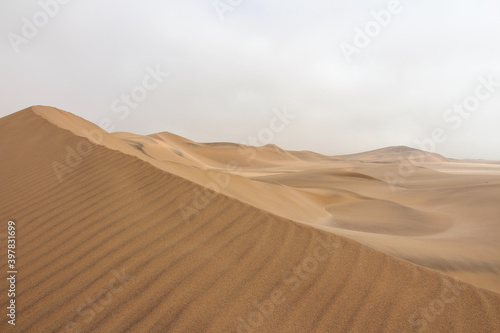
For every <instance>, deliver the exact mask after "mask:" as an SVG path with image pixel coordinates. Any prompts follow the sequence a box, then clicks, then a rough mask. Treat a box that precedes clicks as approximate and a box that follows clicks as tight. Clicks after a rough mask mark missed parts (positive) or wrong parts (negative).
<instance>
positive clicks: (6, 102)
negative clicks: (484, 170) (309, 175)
mask: <svg viewBox="0 0 500 333" xmlns="http://www.w3.org/2000/svg"><path fill="white" fill-rule="evenodd" d="M377 13H378V14H377ZM499 13H500V2H499V1H498V0H491V1H486V0H476V1H457V0H447V1H444V0H443V1H439V0H438V1H436V0H432V1H431V0H418V1H417V0H401V1H400V2H397V1H374V0H371V1H368V0H360V1H347V0H342V1H340V0H334V1H332V0H330V1H326V0H325V1H320V0H309V1H294V0H289V1H282V0H281V1H279V0H242V1H238V0H221V1H212V0H191V1H190V0H178V1H165V0H144V1H131V0H98V1H97V0H85V1H83V0H69V1H68V0H64V1H63V0H59V1H56V0H41V1H40V2H39V1H36V0H23V1H18V0H2V1H1V3H0V32H1V36H0V38H1V40H0V52H1V57H0V65H1V66H0V91H1V98H0V115H1V116H5V115H8V114H10V113H13V112H16V111H18V110H20V109H23V108H25V107H28V106H30V105H38V104H40V105H50V106H55V107H58V108H61V109H63V110H66V111H70V112H72V113H74V114H77V115H79V116H81V117H83V118H85V119H87V120H89V121H92V122H94V123H97V124H99V123H100V122H102V121H107V122H108V123H109V124H111V125H110V126H113V130H114V131H127V132H134V133H139V134H152V133H156V132H162V131H169V132H173V133H176V134H178V135H182V136H185V137H187V138H189V139H192V140H194V141H199V142H214V141H231V142H248V138H249V137H256V138H257V143H258V144H266V143H270V141H272V142H271V143H274V144H277V145H279V146H281V147H282V148H284V149H291V150H312V151H316V152H320V153H323V154H327V155H336V154H346V153H355V152H361V151H366V150H371V149H377V148H381V147H386V146H396V145H406V146H411V147H415V148H419V143H418V142H422V141H424V140H426V141H425V142H427V143H428V145H427V147H430V149H433V148H434V149H435V151H436V152H438V153H440V154H443V155H445V156H448V157H454V158H483V159H495V160H500V83H499V82H500V37H499V36H500V19H499ZM154 72H156V74H154V75H153V74H151V73H154ZM166 73H168V76H167V74H166ZM488 82H489V83H488ZM127 96H129V97H127ZM127 98H129V99H128V100H127ZM277 110H279V112H281V113H283V112H284V111H283V110H286V112H287V113H288V114H293V115H294V116H295V118H293V119H292V116H288V117H290V118H289V119H286V121H285V123H286V126H282V125H281V123H280V122H277V121H274V120H273V117H276V113H277V112H278V111H277ZM105 119H107V120H105ZM433 132H434V134H435V138H433ZM270 133H271V134H270ZM436 133H437V134H436ZM438 138H439V139H438ZM429 142H433V144H429ZM431 146H434V147H431Z"/></svg>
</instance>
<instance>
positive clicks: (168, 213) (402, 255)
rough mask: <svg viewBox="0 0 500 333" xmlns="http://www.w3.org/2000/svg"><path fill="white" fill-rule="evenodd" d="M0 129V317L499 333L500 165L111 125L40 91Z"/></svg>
mask: <svg viewBox="0 0 500 333" xmlns="http://www.w3.org/2000/svg"><path fill="white" fill-rule="evenodd" d="M0 136H1V138H0V154H1V156H2V158H1V160H0V170H1V173H0V184H1V187H0V217H1V221H3V222H2V223H3V226H2V229H1V230H0V240H1V242H0V252H2V253H4V254H6V253H7V247H6V242H5V238H6V231H7V221H9V220H12V221H15V223H16V249H17V256H18V258H17V267H16V268H17V271H18V273H17V276H18V279H19V281H18V284H17V290H16V326H15V327H12V326H11V325H10V324H8V323H7V319H8V318H6V316H5V315H4V319H3V320H2V321H1V322H0V331H1V332H14V331H19V332H424V331H425V332H500V294H498V293H497V292H499V291H500V277H499V276H500V257H499V256H498V254H499V253H500V252H499V250H500V241H499V240H500V233H499V231H500V230H499V228H500V226H499V224H498V216H500V211H499V209H500V208H499V207H500V206H499V205H498V199H499V198H500V177H499V175H500V165H499V164H496V163H484V162H481V161H456V160H449V159H446V158H444V157H442V156H440V155H437V154H423V153H421V152H419V151H416V150H412V149H411V148H407V147H392V148H385V149H381V150H378V151H373V152H367V153H361V154H355V155H347V156H330V157H327V156H322V155H320V154H316V153H312V152H292V151H284V150H282V149H280V148H279V147H277V146H273V145H268V146H264V147H258V148H255V147H249V146H244V145H239V144H234V143H213V144H210V143H196V142H193V141H190V140H188V139H185V138H182V137H179V136H177V135H174V134H170V133H159V134H154V135H149V136H141V135H135V134H130V133H113V134H110V133H107V132H105V131H104V130H102V129H100V128H99V127H97V126H96V125H94V124H92V123H90V122H88V121H86V120H84V119H82V118H79V117H77V116H75V115H72V114H70V113H67V112H64V111H61V110H58V109H54V108H50V107H40V106H37V107H31V108H28V109H25V110H22V111H19V112H17V113H15V114H12V115H9V116H7V117H4V118H2V119H0ZM412 154H413V155H412ZM405 161H406V162H405ZM408 161H410V162H408ZM408 163H409V164H408ZM405 168H406V169H405ZM4 258H5V259H4V260H3V261H1V268H0V269H1V270H2V271H3V272H6V271H7V270H8V269H7V262H6V260H7V259H6V256H4ZM403 259H404V260H403ZM442 273H445V274H442ZM4 274H5V273H4ZM456 278H459V279H456ZM2 280H3V282H2V283H1V284H0V287H1V289H2V290H1V291H0V292H1V294H2V297H1V298H0V301H1V306H2V308H3V309H6V307H7V305H8V303H7V302H8V300H7V298H6V295H7V290H8V289H9V285H8V283H7V280H6V279H2ZM464 281H465V282H464ZM4 311H5V310H4Z"/></svg>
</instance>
